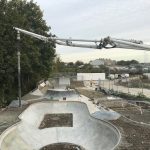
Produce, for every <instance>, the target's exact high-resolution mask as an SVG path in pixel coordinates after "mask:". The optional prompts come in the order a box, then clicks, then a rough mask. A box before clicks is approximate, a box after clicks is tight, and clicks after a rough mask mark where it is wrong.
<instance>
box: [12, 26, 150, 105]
mask: <svg viewBox="0 0 150 150" xmlns="http://www.w3.org/2000/svg"><path fill="white" fill-rule="evenodd" d="M14 29H15V30H16V31H17V40H18V53H17V55H18V98H19V106H20V107H21V71H20V49H19V40H20V33H24V34H26V35H29V36H31V37H34V38H37V39H39V40H42V41H44V42H51V41H53V42H55V43H56V44H59V45H64V46H71V47H82V48H93V49H102V48H105V49H110V48H123V49H136V50H145V51H150V46H149V45H145V44H143V42H142V41H136V40H125V39H116V38H111V37H106V38H103V39H101V40H85V39H72V38H68V39H65V38H58V37H56V36H55V37H53V36H51V37H46V36H43V35H39V34H36V33H33V32H29V31H27V30H23V29H20V28H17V27H14ZM83 43H84V44H83ZM89 43H90V44H89Z"/></svg>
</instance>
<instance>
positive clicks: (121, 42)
mask: <svg viewBox="0 0 150 150" xmlns="http://www.w3.org/2000/svg"><path fill="white" fill-rule="evenodd" d="M14 29H15V30H17V31H19V32H21V33H24V34H26V35H29V36H31V37H34V38H37V39H40V40H42V41H45V42H49V41H51V40H52V41H54V42H55V43H56V44H59V45H64V46H71V47H83V48H94V49H102V48H106V49H108V48H124V49H136V50H146V51H150V46H149V45H145V44H143V42H142V41H135V40H125V39H116V38H111V37H107V38H104V39H101V40H85V39H71V38H70V39H63V38H58V37H45V36H42V35H39V34H35V33H33V32H29V31H26V30H23V29H20V28H16V27H14ZM73 42H74V43H73ZM75 42H76V43H75ZM77 42H78V43H77ZM80 42H81V43H85V44H81V43H80ZM89 43H93V44H89Z"/></svg>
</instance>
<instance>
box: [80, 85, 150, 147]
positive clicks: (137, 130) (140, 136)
mask: <svg viewBox="0 0 150 150" xmlns="http://www.w3.org/2000/svg"><path fill="white" fill-rule="evenodd" d="M78 91H79V92H80V93H81V94H83V95H85V96H87V97H89V98H93V99H98V98H99V102H100V103H101V102H102V103H103V104H105V106H106V107H109V106H110V104H109V100H107V99H106V97H103V96H104V95H103V94H101V93H99V92H97V91H91V90H89V89H88V90H86V89H83V88H82V89H80V88H78ZM111 103H112V101H111ZM113 104H114V108H113ZM111 106H112V108H111V109H114V110H119V108H120V110H123V109H122V105H121V103H120V104H119V101H116V104H115V102H114V101H113V103H112V104H111ZM126 106H127V107H125V108H124V110H125V111H124V115H127V116H128V117H129V118H130V117H131V116H132V117H131V118H132V119H137V121H139V122H144V121H146V122H149V119H150V112H149V111H147V110H146V111H147V112H146V113H143V115H142V116H140V117H139V115H140V114H139V113H140V111H137V108H136V109H135V107H133V106H132V107H131V106H130V105H126ZM129 110H130V111H129ZM133 110H134V111H133ZM120 112H121V111H120ZM121 114H123V111H122V112H121ZM110 122H111V123H113V124H114V125H115V126H116V127H117V128H118V129H119V130H120V132H121V135H122V139H121V143H120V145H119V147H118V148H117V150H150V126H147V125H141V124H138V123H135V122H132V121H129V120H127V119H126V118H124V117H120V118H119V119H118V120H114V121H110Z"/></svg>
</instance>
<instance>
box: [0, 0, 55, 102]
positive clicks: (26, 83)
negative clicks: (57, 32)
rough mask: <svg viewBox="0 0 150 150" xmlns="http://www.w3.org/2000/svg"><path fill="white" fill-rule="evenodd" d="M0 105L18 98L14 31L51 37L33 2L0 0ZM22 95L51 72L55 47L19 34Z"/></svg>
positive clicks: (52, 44)
mask: <svg viewBox="0 0 150 150" xmlns="http://www.w3.org/2000/svg"><path fill="white" fill-rule="evenodd" d="M0 18H1V19H0V85H1V89H0V102H1V103H6V104H8V103H9V102H10V101H11V100H12V99H16V97H17V56H16V53H17V51H16V49H17V48H16V43H17V41H16V31H15V30H14V29H13V27H14V26H15V27H19V28H23V29H26V30H29V31H32V32H35V33H37V34H42V35H45V36H52V35H51V34H49V30H50V27H48V26H47V25H46V22H45V20H43V13H42V11H41V10H40V8H39V6H38V5H37V4H36V3H34V2H33V1H29V2H27V1H26V0H11V1H7V0H0ZM20 49H21V74H22V78H21V82H22V94H25V93H27V92H29V91H30V90H32V89H33V88H34V87H35V85H36V83H37V81H39V80H41V79H42V78H47V77H48V76H49V74H50V72H51V71H52V64H53V59H54V57H55V44H54V43H53V42H52V41H51V42H50V43H44V42H42V41H39V40H37V39H33V38H31V37H29V36H26V35H22V34H21V41H20Z"/></svg>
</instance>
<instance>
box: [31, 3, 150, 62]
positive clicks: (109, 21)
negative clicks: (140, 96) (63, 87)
mask: <svg viewBox="0 0 150 150" xmlns="http://www.w3.org/2000/svg"><path fill="white" fill-rule="evenodd" d="M34 1H35V2H37V4H38V5H40V7H41V9H42V11H43V13H44V19H45V20H46V22H47V24H48V25H50V26H51V28H52V29H51V32H52V33H53V34H56V35H57V36H59V37H63V38H68V37H72V38H83V39H101V38H104V37H106V36H111V37H116V38H126V39H137V40H143V41H144V42H147V43H150V0H34ZM56 50H57V54H59V55H60V58H61V59H62V60H63V61H65V62H70V61H76V60H82V61H84V62H88V61H89V60H92V59H97V58H111V59H115V60H121V59H124V60H131V59H137V60H139V61H141V62H150V52H145V51H138V50H127V49H110V50H106V49H104V50H94V49H85V48H71V47H65V46H57V48H56Z"/></svg>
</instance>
